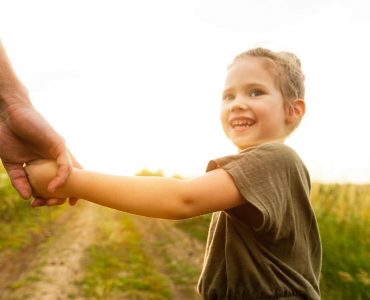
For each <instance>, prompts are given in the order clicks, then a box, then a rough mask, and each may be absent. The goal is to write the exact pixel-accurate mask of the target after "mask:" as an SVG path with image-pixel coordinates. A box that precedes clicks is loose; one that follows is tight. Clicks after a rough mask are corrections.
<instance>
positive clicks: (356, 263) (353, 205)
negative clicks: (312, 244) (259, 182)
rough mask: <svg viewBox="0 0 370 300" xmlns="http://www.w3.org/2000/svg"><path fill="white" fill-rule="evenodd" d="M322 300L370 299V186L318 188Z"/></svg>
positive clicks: (314, 192) (315, 199)
mask: <svg viewBox="0 0 370 300" xmlns="http://www.w3.org/2000/svg"><path fill="white" fill-rule="evenodd" d="M311 198H312V203H313V207H314V209H315V212H316V216H317V220H318V223H319V226H320V233H321V238H322V243H323V269H322V276H321V292H322V299H325V300H331V299H333V300H334V299H335V300H340V299H343V300H344V299H370V185H350V184H347V185H338V184H330V185H328V184H327V185H324V184H314V185H313V188H312V197H311Z"/></svg>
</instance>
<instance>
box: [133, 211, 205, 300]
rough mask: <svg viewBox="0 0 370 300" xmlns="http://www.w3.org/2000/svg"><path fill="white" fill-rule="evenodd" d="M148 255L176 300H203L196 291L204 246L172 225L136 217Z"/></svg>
mask: <svg viewBox="0 0 370 300" xmlns="http://www.w3.org/2000/svg"><path fill="white" fill-rule="evenodd" d="M133 219H134V221H135V225H136V227H137V229H138V231H139V232H140V234H141V236H142V237H143V239H145V245H146V246H145V251H146V252H147V253H148V255H150V256H151V257H153V262H154V264H155V266H156V268H157V269H158V271H159V272H160V273H162V274H164V275H166V276H167V277H169V280H170V281H172V290H173V293H174V295H175V299H176V300H189V299H191V300H196V299H200V296H199V295H198V293H197V291H196V284H197V280H198V277H199V274H200V271H201V267H202V262H203V253H204V249H205V245H203V244H201V243H200V242H198V241H197V240H195V239H192V238H190V237H189V235H187V234H186V233H184V232H183V231H181V230H179V229H178V228H176V227H175V226H174V223H173V222H172V221H168V220H160V219H150V218H145V217H138V216H135V217H133Z"/></svg>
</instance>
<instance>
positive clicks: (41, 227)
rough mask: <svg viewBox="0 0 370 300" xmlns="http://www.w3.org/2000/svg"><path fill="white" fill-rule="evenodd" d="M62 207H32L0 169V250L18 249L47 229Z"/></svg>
mask: <svg viewBox="0 0 370 300" xmlns="http://www.w3.org/2000/svg"><path fill="white" fill-rule="evenodd" d="M61 211H62V208H61V207H59V208H55V209H53V210H49V209H48V208H38V209H32V208H31V207H30V203H29V201H25V200H23V199H22V198H20V197H19V196H18V194H17V193H16V191H15V189H14V188H13V186H12V185H11V183H10V180H9V178H8V176H7V175H6V174H5V173H4V172H1V171H0V227H1V230H0V251H2V250H3V249H8V250H9V249H13V250H20V249H22V248H24V247H25V246H27V245H29V244H31V243H32V242H33V241H34V240H35V239H36V237H38V236H41V235H43V233H44V232H45V230H47V226H46V224H49V223H52V222H53V221H54V220H55V218H56V217H57V216H58V215H59V214H60V213H61Z"/></svg>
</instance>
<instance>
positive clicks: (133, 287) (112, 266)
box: [79, 212, 173, 300]
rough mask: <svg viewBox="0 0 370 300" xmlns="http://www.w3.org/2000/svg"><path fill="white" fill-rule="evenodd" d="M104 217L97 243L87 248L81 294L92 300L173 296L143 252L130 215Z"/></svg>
mask: <svg viewBox="0 0 370 300" xmlns="http://www.w3.org/2000/svg"><path fill="white" fill-rule="evenodd" d="M106 213H107V212H106ZM104 219H105V221H104V223H101V226H100V232H99V235H100V238H99V240H100V241H101V242H100V243H99V244H96V245H93V246H91V247H90V248H89V249H88V252H87V257H86V260H85V276H84V278H83V280H81V282H80V283H79V284H80V285H81V286H82V289H83V291H84V293H85V295H86V296H87V297H92V298H93V299H116V298H117V299H120V297H122V298H124V299H137V300H141V299H142V300H144V299H148V300H149V299H151V300H169V299H173V295H172V292H171V288H170V284H169V281H168V279H167V278H166V277H165V276H163V275H162V274H160V273H158V271H157V270H156V268H155V267H154V265H153V262H152V259H154V258H152V257H149V256H148V255H147V254H146V253H145V251H144V249H145V242H144V241H143V239H142V238H141V237H140V235H139V234H138V232H137V230H136V228H135V226H134V225H133V222H132V221H131V219H130V217H129V216H128V215H125V214H119V215H117V214H116V215H115V218H112V216H107V218H104ZM117 224H118V225H117Z"/></svg>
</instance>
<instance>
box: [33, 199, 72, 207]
mask: <svg viewBox="0 0 370 300" xmlns="http://www.w3.org/2000/svg"><path fill="white" fill-rule="evenodd" d="M65 201H66V198H49V199H44V198H38V197H35V198H34V199H33V200H32V202H31V206H32V207H40V206H57V205H62V204H64V203H65Z"/></svg>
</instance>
